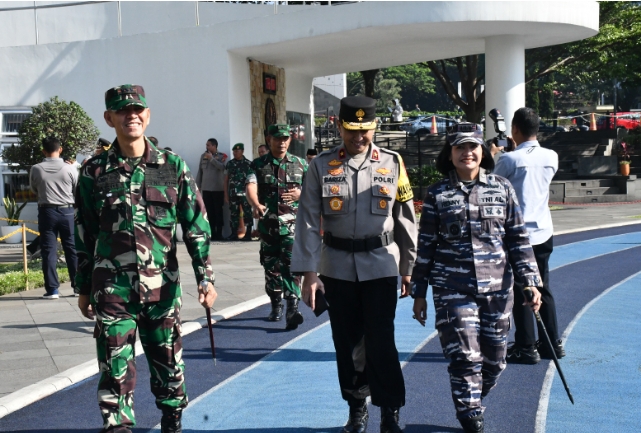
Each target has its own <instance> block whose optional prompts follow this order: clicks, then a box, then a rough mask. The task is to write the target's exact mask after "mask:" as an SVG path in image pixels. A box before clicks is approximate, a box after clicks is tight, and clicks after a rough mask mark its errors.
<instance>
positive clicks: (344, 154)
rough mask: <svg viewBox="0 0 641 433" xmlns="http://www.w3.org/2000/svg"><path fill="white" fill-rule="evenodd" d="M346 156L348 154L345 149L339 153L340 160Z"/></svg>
mask: <svg viewBox="0 0 641 433" xmlns="http://www.w3.org/2000/svg"><path fill="white" fill-rule="evenodd" d="M346 156H347V154H346V152H345V149H341V150H339V151H338V158H339V159H345V157H346Z"/></svg>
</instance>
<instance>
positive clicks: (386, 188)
mask: <svg viewBox="0 0 641 433" xmlns="http://www.w3.org/2000/svg"><path fill="white" fill-rule="evenodd" d="M378 192H380V193H381V194H384V195H389V188H388V187H386V186H382V187H380V189H379V190H378Z"/></svg>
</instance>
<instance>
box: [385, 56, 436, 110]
mask: <svg viewBox="0 0 641 433" xmlns="http://www.w3.org/2000/svg"><path fill="white" fill-rule="evenodd" d="M383 75H384V76H385V78H391V79H394V80H396V81H397V82H398V86H399V87H400V89H401V90H400V94H401V99H402V101H403V106H405V107H409V110H410V111H411V110H414V107H415V106H416V105H420V106H421V107H425V106H427V102H426V99H427V96H428V95H432V94H434V93H436V90H435V87H436V86H435V83H434V77H432V74H430V71H429V70H427V69H425V68H423V67H421V66H420V65H418V64H412V65H403V66H393V67H391V68H387V69H383Z"/></svg>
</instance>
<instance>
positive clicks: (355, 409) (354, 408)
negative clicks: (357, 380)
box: [341, 399, 369, 433]
mask: <svg viewBox="0 0 641 433" xmlns="http://www.w3.org/2000/svg"><path fill="white" fill-rule="evenodd" d="M367 420H369V413H368V412H367V401H365V399H363V400H358V401H357V402H354V403H351V404H350V405H349V419H348V420H347V424H345V427H343V430H341V432H342V433H364V432H365V430H367Z"/></svg>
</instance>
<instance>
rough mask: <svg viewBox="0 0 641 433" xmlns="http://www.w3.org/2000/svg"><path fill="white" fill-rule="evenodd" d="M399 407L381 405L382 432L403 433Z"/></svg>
mask: <svg viewBox="0 0 641 433" xmlns="http://www.w3.org/2000/svg"><path fill="white" fill-rule="evenodd" d="M398 411H399V408H398V407H386V406H381V433H402V432H403V430H401V428H400V427H399V426H398Z"/></svg>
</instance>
